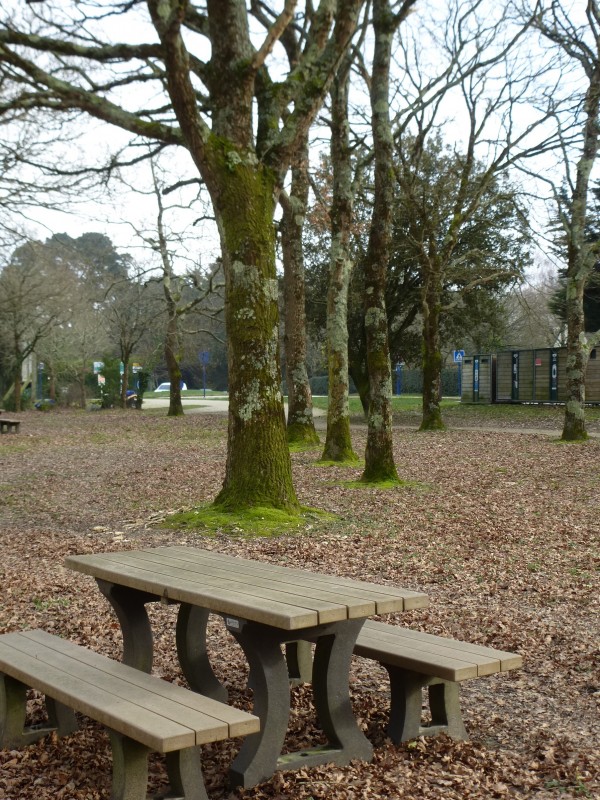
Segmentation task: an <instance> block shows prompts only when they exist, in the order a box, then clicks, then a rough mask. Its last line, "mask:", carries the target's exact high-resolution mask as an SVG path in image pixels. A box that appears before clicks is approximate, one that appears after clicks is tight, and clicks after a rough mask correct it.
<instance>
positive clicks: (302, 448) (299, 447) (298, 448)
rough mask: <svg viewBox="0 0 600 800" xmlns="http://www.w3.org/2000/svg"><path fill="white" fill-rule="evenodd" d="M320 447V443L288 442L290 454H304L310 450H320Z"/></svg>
mask: <svg viewBox="0 0 600 800" xmlns="http://www.w3.org/2000/svg"><path fill="white" fill-rule="evenodd" d="M322 447H323V445H322V444H321V442H318V443H315V442H312V443H311V442H288V448H289V450H290V453H306V452H308V451H310V450H320V449H321V448H322Z"/></svg>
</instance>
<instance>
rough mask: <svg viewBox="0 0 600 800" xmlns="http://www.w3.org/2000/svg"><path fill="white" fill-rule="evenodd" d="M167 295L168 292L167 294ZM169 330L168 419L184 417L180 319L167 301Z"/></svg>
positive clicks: (166, 356)
mask: <svg viewBox="0 0 600 800" xmlns="http://www.w3.org/2000/svg"><path fill="white" fill-rule="evenodd" d="M165 294H166V292H165ZM167 313H168V315H169V316H168V319H167V330H166V333H165V361H166V362H167V370H168V372H169V381H170V383H171V391H170V392H169V411H168V413H167V416H168V417H182V416H183V403H182V402H181V367H180V361H181V342H180V337H179V329H178V322H179V320H178V317H177V311H176V309H175V308H172V307H171V306H170V305H169V302H168V300H167Z"/></svg>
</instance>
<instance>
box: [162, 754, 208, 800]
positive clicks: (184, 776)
mask: <svg viewBox="0 0 600 800" xmlns="http://www.w3.org/2000/svg"><path fill="white" fill-rule="evenodd" d="M167 772H168V775H169V781H170V783H171V793H170V794H168V795H167V797H171V796H172V797H174V798H176V797H177V798H182V800H183V799H184V798H185V800H208V795H207V794H206V789H205V788H204V778H203V776H202V768H201V762H200V748H198V747H187V748H185V749H184V750H177V751H176V752H174V753H167Z"/></svg>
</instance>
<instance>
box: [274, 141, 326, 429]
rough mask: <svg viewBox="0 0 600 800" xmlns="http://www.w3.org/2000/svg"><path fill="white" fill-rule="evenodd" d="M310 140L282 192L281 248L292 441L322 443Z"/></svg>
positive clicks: (298, 154) (289, 427) (301, 147)
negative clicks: (312, 318) (310, 279)
mask: <svg viewBox="0 0 600 800" xmlns="http://www.w3.org/2000/svg"><path fill="white" fill-rule="evenodd" d="M308 189H309V180H308V139H307V138H305V139H304V140H303V142H302V143H301V145H300V147H299V148H298V153H297V155H296V159H295V163H294V164H293V166H292V185H291V189H290V194H289V196H287V195H282V197H281V205H282V209H283V216H282V220H281V227H280V230H281V251H282V256H283V307H284V330H285V332H284V347H285V362H286V383H287V395H288V416H287V437H288V442H290V443H292V442H295V443H299V444H301V443H305V444H318V443H319V437H318V435H317V432H316V430H315V424H314V419H313V404H312V394H311V391H310V384H309V382H308V370H307V368H306V297H305V295H306V293H305V285H304V255H303V251H302V233H303V230H304V220H305V217H306V206H307V203H308Z"/></svg>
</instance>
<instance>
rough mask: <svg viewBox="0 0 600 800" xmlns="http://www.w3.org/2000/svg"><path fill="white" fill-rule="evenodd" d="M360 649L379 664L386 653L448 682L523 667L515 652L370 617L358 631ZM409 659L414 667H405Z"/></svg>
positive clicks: (395, 659)
mask: <svg viewBox="0 0 600 800" xmlns="http://www.w3.org/2000/svg"><path fill="white" fill-rule="evenodd" d="M360 649H364V650H365V651H366V650H368V651H369V654H368V655H367V657H368V658H375V659H377V660H379V661H381V662H382V663H383V662H385V660H386V657H387V656H389V657H390V658H393V660H392V661H390V662H389V663H392V664H397V665H399V666H404V668H405V669H414V670H415V671H416V672H422V673H423V674H426V675H437V676H438V677H440V678H443V679H444V680H450V681H463V680H466V679H468V678H475V677H482V676H484V675H493V674H494V673H496V672H506V671H508V670H511V669H517V668H520V667H522V666H523V659H522V657H521V656H520V655H517V654H516V653H508V652H505V651H503V650H495V649H494V648H491V647H485V646H483V645H477V644H472V643H471V642H461V641H457V640H455V639H447V638H445V637H442V636H435V635H433V634H430V633H423V632H421V631H414V630H411V629H409V628H403V627H400V626H397V625H388V624H387V623H385V622H376V621H374V620H367V621H366V622H365V624H364V626H363V628H362V630H361V632H360V633H359V636H358V640H357V646H356V648H355V653H356V654H357V655H360V654H361V653H360V652H359V651H360ZM409 660H411V661H412V662H414V663H415V664H417V666H409V664H408V661H409ZM419 665H420V666H419ZM438 667H439V669H440V671H439V672H438V671H437V668H438ZM442 671H443V672H444V674H442Z"/></svg>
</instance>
